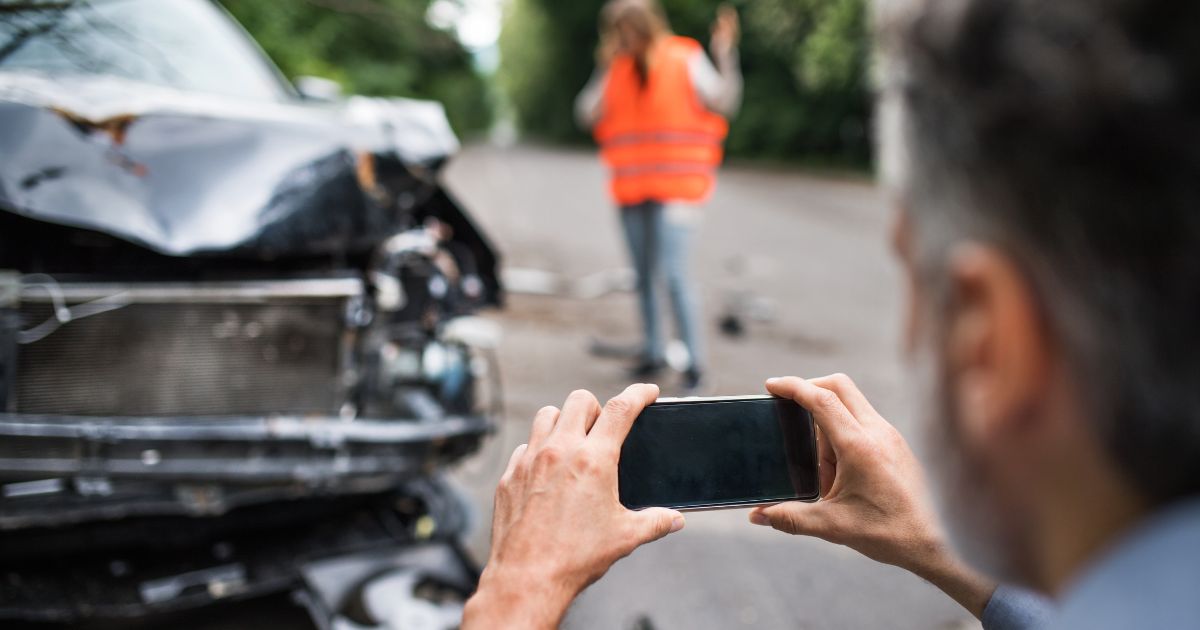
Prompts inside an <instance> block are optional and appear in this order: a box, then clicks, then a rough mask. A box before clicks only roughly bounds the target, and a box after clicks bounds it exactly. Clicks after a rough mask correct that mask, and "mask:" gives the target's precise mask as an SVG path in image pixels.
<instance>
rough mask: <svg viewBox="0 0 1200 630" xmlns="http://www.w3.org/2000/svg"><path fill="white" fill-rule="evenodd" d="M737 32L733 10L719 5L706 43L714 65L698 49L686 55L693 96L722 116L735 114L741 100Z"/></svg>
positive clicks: (736, 17)
mask: <svg viewBox="0 0 1200 630" xmlns="http://www.w3.org/2000/svg"><path fill="white" fill-rule="evenodd" d="M740 32H741V27H740V26H739V24H738V15H737V11H736V10H735V9H734V8H733V7H731V6H729V5H722V6H721V8H720V9H719V10H718V12H717V20H716V21H715V22H713V27H712V39H711V41H710V42H709V46H708V49H709V51H710V52H711V53H712V57H713V60H715V61H716V65H715V66H714V65H713V63H712V62H710V61H709V60H708V57H706V56H705V55H704V53H703V52H700V51H697V52H696V54H694V55H692V57H691V58H690V59H688V74H689V76H690V77H691V79H692V86H693V88H694V89H695V90H696V97H697V98H698V99H700V102H701V103H703V104H704V106H705V107H707V108H708V109H710V110H712V111H714V112H716V113H718V114H721V115H722V116H726V117H730V116H733V115H734V114H736V113H737V110H738V108H739V107H740V106H741V104H742V70H741V63H740V62H739V60H738V49H737V43H738V39H739V37H740Z"/></svg>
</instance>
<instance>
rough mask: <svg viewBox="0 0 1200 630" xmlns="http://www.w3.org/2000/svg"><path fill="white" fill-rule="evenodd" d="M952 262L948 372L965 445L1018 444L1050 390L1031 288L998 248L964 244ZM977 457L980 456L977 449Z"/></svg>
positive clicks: (1043, 334)
mask: <svg viewBox="0 0 1200 630" xmlns="http://www.w3.org/2000/svg"><path fill="white" fill-rule="evenodd" d="M948 262H949V267H950V268H949V274H950V275H949V278H950V290H951V295H950V298H951V299H950V305H949V312H948V313H947V321H946V323H947V327H946V337H945V343H946V346H945V349H944V350H945V352H946V366H947V369H948V370H949V371H950V374H949V376H950V383H952V384H953V387H954V389H955V391H954V404H955V405H956V407H957V409H956V411H957V413H956V414H955V415H956V416H957V418H958V419H959V422H960V426H959V427H958V431H959V434H960V436H961V439H962V440H964V442H966V444H968V445H970V446H972V447H978V446H981V445H983V444H993V445H994V444H996V443H997V442H1001V441H1004V442H1007V441H1010V440H1011V439H1013V438H1016V439H1017V440H1018V441H1020V438H1021V437H1023V436H1024V434H1026V433H1028V432H1030V431H1031V430H1033V431H1036V430H1037V427H1035V426H1032V424H1034V423H1036V422H1037V420H1036V417H1035V414H1031V413H1029V412H1030V411H1031V410H1032V408H1033V407H1034V405H1035V404H1036V401H1038V400H1039V399H1041V398H1042V396H1043V395H1044V394H1045V392H1044V388H1046V387H1048V386H1049V382H1048V377H1049V372H1050V366H1049V364H1048V353H1049V349H1048V348H1047V346H1046V331H1045V329H1044V325H1043V321H1042V318H1041V316H1040V309H1039V308H1038V301H1037V296H1036V293H1035V292H1034V288H1033V286H1032V285H1031V284H1030V282H1029V281H1028V279H1027V277H1026V276H1025V274H1024V273H1022V271H1021V268H1020V267H1019V266H1018V265H1017V264H1016V261H1015V260H1014V259H1013V258H1012V257H1011V256H1010V255H1008V254H1006V253H1004V252H1002V251H1001V250H999V249H996V248H995V247H992V246H988V245H982V244H974V243H971V244H964V245H961V246H959V247H957V248H955V249H954V251H953V252H952V253H951V256H950V260H949V261H948ZM973 450H974V449H973Z"/></svg>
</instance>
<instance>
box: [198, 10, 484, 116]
mask: <svg viewBox="0 0 1200 630" xmlns="http://www.w3.org/2000/svg"><path fill="white" fill-rule="evenodd" d="M220 2H221V4H222V5H223V6H224V7H225V8H226V9H228V10H229V12H230V13H232V14H233V16H234V17H236V18H237V19H238V21H239V22H241V23H242V25H243V26H244V27H245V28H246V30H247V31H249V32H250V34H251V35H252V36H254V38H255V39H256V40H257V41H258V43H259V45H260V46H262V48H263V50H265V51H266V53H267V54H268V55H270V56H271V58H272V59H274V60H275V63H276V64H278V65H279V67H280V69H281V70H283V73H284V74H285V75H287V76H288V77H290V78H293V79H294V78H295V77H297V76H301V75H314V76H321V77H325V78H329V79H333V80H334V81H337V82H338V83H340V84H341V85H342V87H343V88H344V89H345V90H346V91H347V92H349V93H355V94H365V95H370V96H410V97H415V98H427V99H434V100H437V101H441V102H442V103H443V104H444V105H445V107H446V112H447V115H448V116H449V118H450V123H451V124H452V125H453V126H454V128H455V129H456V130H457V131H458V132H459V133H464V134H470V133H472V132H477V131H481V130H483V129H486V128H487V127H488V125H489V124H490V122H491V103H490V99H489V98H488V91H487V85H486V83H485V81H484V80H483V78H482V77H480V76H479V75H478V73H477V72H476V71H475V69H474V66H473V64H472V60H471V56H470V53H469V52H468V51H467V50H465V49H464V48H463V46H462V45H461V44H460V43H459V42H458V40H457V39H456V38H455V37H454V36H453V35H452V34H451V33H448V32H445V31H442V30H439V29H436V28H433V27H432V26H430V25H429V23H428V21H427V20H426V17H425V16H426V13H427V11H428V9H429V5H430V4H431V2H432V0H303V1H302V0H220Z"/></svg>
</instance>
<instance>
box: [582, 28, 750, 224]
mask: <svg viewBox="0 0 1200 630" xmlns="http://www.w3.org/2000/svg"><path fill="white" fill-rule="evenodd" d="M659 46H660V48H659V50H657V51H656V53H655V54H657V55H658V57H657V58H656V59H655V60H654V63H652V64H651V67H650V69H649V74H648V76H647V78H646V82H645V84H644V85H643V84H642V83H641V82H640V81H639V80H638V75H637V69H636V67H635V65H634V60H633V58H632V57H630V56H629V55H621V56H619V57H617V58H616V59H614V60H613V63H612V68H611V69H610V70H609V75H608V84H607V85H606V86H605V89H604V100H603V103H602V107H603V109H602V111H601V115H600V121H599V122H598V123H597V124H596V128H595V137H596V142H597V143H599V144H600V157H601V158H602V159H603V160H604V162H605V164H607V165H608V167H609V169H610V170H611V181H610V189H611V192H612V196H613V199H614V200H616V202H617V203H618V204H620V205H630V204H636V203H641V202H643V201H648V200H656V201H690V202H701V201H704V200H705V199H707V198H708V197H709V195H711V194H712V190H713V186H714V185H715V184H716V171H717V167H718V166H719V165H720V164H721V157H722V149H721V143H722V141H723V140H724V139H725V135H726V134H727V133H728V131H729V125H728V123H726V122H725V119H724V118H722V117H721V116H720V115H718V114H715V113H713V112H711V111H709V110H708V109H707V108H706V107H704V104H703V103H701V102H700V99H698V98H697V97H696V90H695V88H694V87H693V85H692V79H691V76H690V75H689V74H688V59H690V58H691V56H692V55H694V54H696V53H697V52H700V53H701V54H703V52H702V51H703V49H702V48H701V47H700V43H699V42H697V41H696V40H694V39H690V38H687V37H669V38H667V39H666V40H664V41H663V42H662V43H660V44H659Z"/></svg>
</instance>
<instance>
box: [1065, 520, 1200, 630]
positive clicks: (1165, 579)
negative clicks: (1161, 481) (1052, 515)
mask: <svg viewBox="0 0 1200 630" xmlns="http://www.w3.org/2000/svg"><path fill="white" fill-rule="evenodd" d="M1198 586H1200V499H1192V500H1188V501H1185V502H1181V503H1179V504H1176V505H1174V506H1172V507H1170V508H1167V509H1166V510H1163V511H1161V512H1160V513H1158V514H1156V515H1155V516H1153V517H1151V518H1150V519H1147V522H1146V523H1145V524H1143V525H1141V526H1139V527H1138V528H1137V529H1136V530H1135V531H1134V532H1133V533H1131V534H1130V535H1129V536H1127V537H1126V538H1125V539H1124V540H1122V541H1121V542H1119V543H1118V544H1117V545H1116V546H1115V547H1114V548H1113V550H1112V551H1111V552H1109V553H1108V554H1106V555H1105V556H1104V557H1103V558H1101V559H1099V560H1098V561H1097V562H1095V563H1094V564H1093V566H1092V568H1091V569H1089V570H1088V571H1086V572H1085V574H1084V576H1083V577H1082V578H1080V580H1079V581H1078V582H1077V583H1076V584H1075V586H1074V587H1073V588H1072V589H1070V590H1069V591H1068V593H1067V594H1066V596H1065V597H1064V598H1063V602H1062V609H1061V616H1060V623H1059V624H1057V627H1060V628H1063V629H1065V630H1075V629H1076V628H1087V629H1088V630H1103V629H1104V628H1151V629H1152V628H1195V627H1200V593H1197V587H1198Z"/></svg>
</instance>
